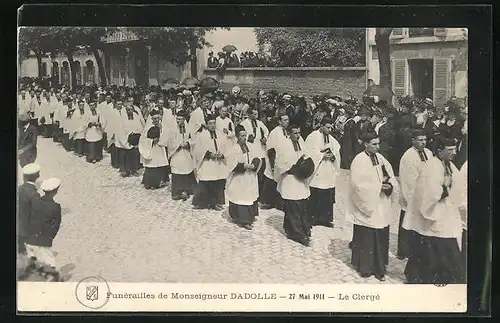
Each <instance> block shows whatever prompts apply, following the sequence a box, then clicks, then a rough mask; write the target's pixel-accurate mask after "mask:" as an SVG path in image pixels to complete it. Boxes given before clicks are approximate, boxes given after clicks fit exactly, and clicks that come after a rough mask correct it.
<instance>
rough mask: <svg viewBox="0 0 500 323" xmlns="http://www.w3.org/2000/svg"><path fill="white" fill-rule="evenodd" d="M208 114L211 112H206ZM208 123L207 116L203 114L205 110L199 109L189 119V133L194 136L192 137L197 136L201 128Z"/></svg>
mask: <svg viewBox="0 0 500 323" xmlns="http://www.w3.org/2000/svg"><path fill="white" fill-rule="evenodd" d="M206 114H207V115H209V114H211V113H210V110H207V111H206ZM205 122H206V120H205V114H204V113H203V109H202V108H200V107H198V108H196V109H194V110H193V112H191V115H190V117H189V122H188V129H187V130H188V132H189V133H190V134H192V136H196V135H197V134H198V133H199V132H198V130H200V127H201V126H202V125H204V124H205Z"/></svg>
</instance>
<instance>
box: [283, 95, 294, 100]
mask: <svg viewBox="0 0 500 323" xmlns="http://www.w3.org/2000/svg"><path fill="white" fill-rule="evenodd" d="M291 98H292V96H291V95H290V94H285V95H283V99H284V100H290V99H291Z"/></svg>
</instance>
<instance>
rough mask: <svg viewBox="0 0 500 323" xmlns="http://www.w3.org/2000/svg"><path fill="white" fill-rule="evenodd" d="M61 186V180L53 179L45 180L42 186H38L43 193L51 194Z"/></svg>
mask: <svg viewBox="0 0 500 323" xmlns="http://www.w3.org/2000/svg"><path fill="white" fill-rule="evenodd" d="M59 186H61V180H60V179H58V178H55V177H52V178H49V179H46V180H44V181H43V182H42V185H40V188H41V189H42V191H44V192H51V191H53V190H55V189H57V188H59Z"/></svg>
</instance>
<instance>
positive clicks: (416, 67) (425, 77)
mask: <svg viewBox="0 0 500 323" xmlns="http://www.w3.org/2000/svg"><path fill="white" fill-rule="evenodd" d="M408 69H409V73H410V91H409V92H410V94H411V95H413V97H415V98H417V99H424V98H430V99H433V96H434V91H433V89H434V73H433V72H434V60H432V59H409V60H408Z"/></svg>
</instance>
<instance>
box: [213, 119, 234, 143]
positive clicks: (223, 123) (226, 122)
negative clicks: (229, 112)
mask: <svg viewBox="0 0 500 323" xmlns="http://www.w3.org/2000/svg"><path fill="white" fill-rule="evenodd" d="M215 129H217V130H218V131H220V132H222V133H224V130H225V131H227V135H226V136H227V138H228V139H229V140H231V142H232V143H233V144H235V143H236V137H235V133H234V123H233V121H231V118H229V117H225V118H224V119H222V118H221V117H220V116H218V117H217V119H215Z"/></svg>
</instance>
